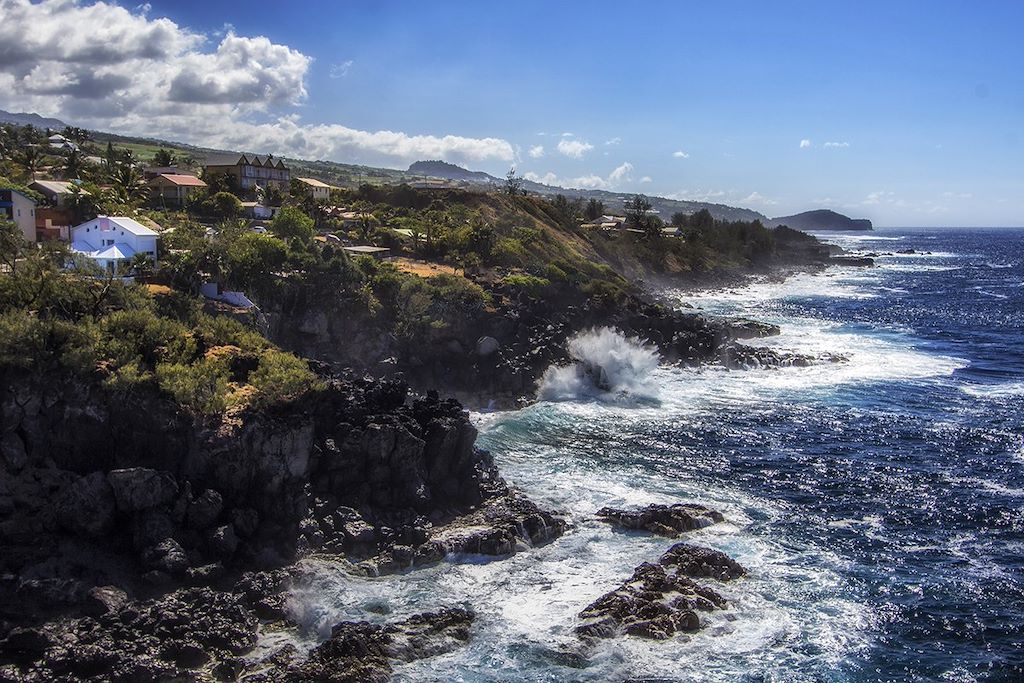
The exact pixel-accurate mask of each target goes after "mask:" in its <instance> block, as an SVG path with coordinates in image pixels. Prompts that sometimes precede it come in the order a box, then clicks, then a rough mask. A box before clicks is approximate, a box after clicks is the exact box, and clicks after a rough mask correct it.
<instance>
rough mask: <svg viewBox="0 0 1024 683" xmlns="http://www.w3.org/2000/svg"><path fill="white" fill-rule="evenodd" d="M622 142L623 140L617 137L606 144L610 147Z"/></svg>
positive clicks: (605, 142)
mask: <svg viewBox="0 0 1024 683" xmlns="http://www.w3.org/2000/svg"><path fill="white" fill-rule="evenodd" d="M621 142H622V138H618V137H615V138H612V139H611V140H605V141H604V144H605V146H606V147H607V146H610V145H618V144H619V143H621Z"/></svg>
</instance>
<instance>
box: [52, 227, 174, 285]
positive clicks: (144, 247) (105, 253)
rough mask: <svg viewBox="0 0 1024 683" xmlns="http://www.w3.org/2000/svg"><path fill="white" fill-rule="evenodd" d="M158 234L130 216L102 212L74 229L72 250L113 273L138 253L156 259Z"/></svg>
mask: <svg viewBox="0 0 1024 683" xmlns="http://www.w3.org/2000/svg"><path fill="white" fill-rule="evenodd" d="M158 237H159V235H158V234H157V233H156V232H154V231H153V230H150V229H149V228H147V227H146V226H144V225H142V224H141V223H138V222H136V221H134V220H132V219H131V218H126V217H122V216H99V217H98V218H94V219H93V220H91V221H88V222H86V223H82V224H81V225H76V226H75V227H74V228H72V230H71V250H72V251H73V252H75V253H77V254H82V255H83V256H85V257H86V258H88V259H90V260H92V261H93V262H95V263H96V264H97V265H98V266H99V267H100V268H103V269H104V270H107V271H109V272H111V273H118V272H119V271H121V272H123V271H124V270H125V268H126V267H127V262H129V261H131V259H132V257H133V256H135V254H147V255H148V256H149V257H150V259H151V260H152V261H153V263H154V264H155V263H156V240H157V238H158Z"/></svg>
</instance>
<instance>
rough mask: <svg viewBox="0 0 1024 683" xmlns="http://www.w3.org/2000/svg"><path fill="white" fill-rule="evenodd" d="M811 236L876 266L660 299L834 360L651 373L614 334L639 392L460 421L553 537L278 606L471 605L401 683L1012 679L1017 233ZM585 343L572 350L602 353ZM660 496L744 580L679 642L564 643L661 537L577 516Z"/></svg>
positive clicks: (1022, 402) (653, 553)
mask: <svg viewBox="0 0 1024 683" xmlns="http://www.w3.org/2000/svg"><path fill="white" fill-rule="evenodd" d="M824 238H825V239H828V240H831V241H835V242H837V243H840V244H842V245H843V246H845V247H847V248H849V249H852V250H855V251H860V252H862V253H878V254H880V255H879V257H878V258H877V263H878V265H877V267H875V268H870V269H857V268H838V269H831V270H829V271H828V272H825V273H821V274H815V275H801V276H797V277H794V278H791V279H789V280H787V281H786V282H784V283H771V282H764V283H755V284H753V285H751V286H749V287H744V288H739V289H736V290H730V291H722V292H713V293H707V294H702V295H694V294H689V293H680V294H678V298H679V301H680V304H683V303H687V304H690V305H693V306H695V307H697V308H700V309H703V310H705V311H707V312H709V313H719V314H729V315H736V314H740V315H748V316H751V317H755V318H759V319H762V320H767V321H772V322H777V323H779V324H780V325H781V326H782V328H783V335H782V336H781V337H778V338H774V339H770V340H763V341H759V342H757V343H765V344H768V345H772V346H776V347H778V348H782V349H788V350H794V351H800V352H804V353H817V354H824V353H838V354H842V355H844V356H845V357H846V359H847V360H846V361H845V362H843V363H839V364H835V365H832V364H823V365H817V366H814V367H810V368H786V369H757V370H749V371H739V372H736V371H733V372H730V371H726V370H723V369H720V368H718V369H716V368H707V369H702V370H682V369H678V368H666V367H660V368H653V369H652V368H651V367H650V365H649V364H648V362H647V360H649V356H647V355H646V352H645V351H643V350H642V349H640V348H638V347H634V348H631V349H627V350H626V353H625V354H624V355H622V356H621V357H620V360H621V361H622V366H623V369H621V372H622V374H623V375H624V377H623V386H626V387H628V388H629V389H630V390H631V391H632V392H634V393H639V394H643V398H642V400H633V398H631V397H629V396H626V397H621V396H620V397H607V396H606V397H595V396H594V395H593V393H592V392H588V391H585V390H583V389H582V388H580V390H579V391H576V392H575V393H574V389H573V387H571V386H568V387H565V386H563V387H559V389H560V390H559V391H558V392H554V393H556V394H558V395H561V396H563V397H564V398H567V399H568V400H562V401H557V402H555V401H544V402H540V403H538V404H536V405H534V406H531V407H530V408H528V409H525V410H522V411H517V412H514V413H504V414H497V415H494V414H491V415H479V416H477V417H476V419H477V421H478V423H479V426H480V428H481V438H480V443H481V445H483V446H484V447H487V448H489V449H491V450H492V452H493V453H494V455H495V457H496V459H497V461H498V463H499V465H500V466H501V468H502V471H503V473H504V474H505V475H506V476H507V477H508V478H509V479H510V480H512V481H513V482H514V483H515V484H517V485H519V486H521V487H522V488H523V489H525V490H526V492H527V493H528V494H529V495H530V496H531V497H533V498H534V499H536V500H538V501H540V502H542V503H543V504H545V505H547V506H549V507H553V508H555V509H558V510H559V511H561V512H562V513H563V514H565V515H566V517H567V518H568V520H569V521H570V525H571V526H570V529H569V531H568V533H567V534H566V536H565V537H563V538H562V539H559V540H558V541H556V542H554V543H552V544H550V545H548V546H545V547H543V548H538V549H533V550H530V551H529V552H525V553H520V554H518V555H516V556H514V557H513V558H511V559H507V560H503V561H500V562H494V561H484V560H482V559H480V558H464V559H463V561H461V562H457V563H453V564H446V565H444V566H442V567H438V568H434V569H430V570H426V571H423V572H416V573H413V574H410V575H407V576H404V577H391V578H387V579H381V580H380V581H376V582H365V581H358V582H357V581H353V580H348V579H345V578H342V577H340V576H339V575H337V574H330V576H329V577H326V578H325V581H324V584H323V585H322V586H320V587H319V588H318V589H317V590H316V591H314V593H312V594H310V595H307V596H298V598H297V599H298V600H299V602H300V603H304V604H306V605H307V609H308V610H309V614H308V616H307V619H308V620H309V621H310V622H311V623H320V624H324V625H326V624H330V623H333V621H336V620H337V619H338V618H353V617H355V618H370V619H380V618H393V617H394V616H395V615H398V614H405V613H411V612H413V611H416V610H423V609H427V608H432V607H436V606H439V605H441V604H465V605H469V606H472V607H473V608H474V609H475V610H476V611H477V614H478V618H477V623H476V625H475V626H474V638H473V640H472V642H471V644H470V645H469V646H468V647H467V648H464V649H461V650H459V651H457V652H455V653H452V654H450V655H445V656H443V657H440V658H436V659H433V660H429V661H428V662H423V663H417V664H412V665H408V666H406V667H402V668H400V669H399V671H398V678H399V680H458V681H626V680H634V681H640V680H648V681H694V680H700V681H703V680H708V681H751V682H752V681H982V680H986V681H1012V680H1024V513H1022V504H1024V436H1022V435H1024V230H881V231H876V232H875V233H871V234H867V235H864V234H860V235H855V234H832V235H828V236H825V237H824ZM908 250H913V252H914V253H903V254H900V253H897V252H900V251H908ZM601 343H604V342H603V341H600V340H596V341H594V342H593V345H592V346H591V347H588V348H589V351H588V353H597V354H600V353H613V352H614V353H619V352H620V351H621V349H618V350H615V349H613V350H611V351H609V350H608V349H604V350H603V351H602V349H600V348H594V345H598V346H599V345H600V344H601ZM634 371H635V372H634ZM625 375H628V376H625ZM552 381H554V380H552ZM677 500H690V501H697V502H702V503H705V504H708V505H711V506H714V507H717V508H718V509H721V510H722V511H723V512H724V513H725V515H726V518H727V521H726V523H724V524H720V525H716V526H714V527H710V528H708V529H705V530H701V531H699V532H695V533H694V534H692V537H691V538H690V539H689V540H691V541H693V542H696V543H702V544H705V545H709V546H713V547H716V548H719V549H721V550H724V551H725V552H728V553H730V554H731V555H733V556H734V557H736V558H737V559H738V560H739V561H740V562H741V563H743V564H744V565H745V566H747V567H748V569H749V570H750V575H749V576H748V577H746V578H744V579H741V580H739V581H734V582H731V583H728V584H719V585H715V586H714V587H715V589H716V590H719V591H720V592H722V593H723V594H724V595H726V597H728V598H729V599H730V602H731V605H730V609H729V610H728V611H727V612H716V613H712V614H710V615H707V616H706V618H705V624H706V625H705V628H704V630H703V631H701V632H700V633H698V634H695V635H693V636H689V637H682V638H677V639H674V640H672V641H669V642H663V643H649V642H642V641H636V640H633V639H629V638H620V639H615V640H611V641H608V642H607V643H603V644H601V646H600V647H598V648H594V649H584V650H582V651H581V650H580V644H579V643H578V642H577V641H576V640H575V638H574V636H573V633H572V630H573V627H574V626H575V618H576V614H577V613H578V612H579V611H580V610H581V609H582V608H583V607H584V606H586V605H587V604H588V603H589V602H590V601H592V600H593V599H595V598H596V597H597V596H599V595H601V594H602V593H603V592H605V591H607V590H610V589H611V588H612V587H614V586H615V585H616V584H618V583H619V582H621V581H622V580H624V579H625V578H627V577H628V576H629V574H630V573H631V571H632V569H633V568H634V567H635V566H636V565H637V564H639V563H640V562H642V561H645V560H652V559H655V558H656V557H657V556H658V555H659V554H660V553H661V552H662V551H663V550H664V549H665V548H666V547H667V545H668V542H667V541H666V540H665V539H659V538H652V537H649V536H645V535H643V534H624V533H619V532H615V531H613V530H611V529H609V528H608V527H607V526H605V525H603V524H601V523H600V522H598V521H596V520H595V519H594V518H593V513H594V511H596V510H597V509H598V508H599V507H601V506H603V505H640V504H646V503H650V502H672V501H677ZM325 592H326V593H328V595H326V596H325V595H324V593H325ZM381 615H387V616H386V617H383V616H381ZM564 650H574V651H581V652H582V654H583V655H584V665H583V666H580V667H570V666H567V662H568V661H570V660H568V659H566V658H564V657H560V656H558V655H557V652H559V651H564Z"/></svg>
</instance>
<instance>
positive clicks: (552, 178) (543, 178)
mask: <svg viewBox="0 0 1024 683" xmlns="http://www.w3.org/2000/svg"><path fill="white" fill-rule="evenodd" d="M523 177H524V178H526V179H527V180H529V181H531V182H534V183H541V184H543V185H558V184H560V183H561V181H560V180H559V179H558V176H556V175H555V174H554V173H552V172H550V171H548V172H547V173H545V174H544V175H537V174H536V173H534V172H533V171H527V172H526V173H524V174H523Z"/></svg>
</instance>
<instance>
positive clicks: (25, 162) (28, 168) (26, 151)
mask: <svg viewBox="0 0 1024 683" xmlns="http://www.w3.org/2000/svg"><path fill="white" fill-rule="evenodd" d="M16 161H17V162H18V164H19V165H20V166H21V167H22V168H24V169H25V173H27V174H28V175H29V176H30V177H31V179H32V180H35V179H36V173H38V172H39V167H40V166H42V164H43V153H42V152H40V151H39V148H38V147H35V146H29V147H24V148H22V149H21V150H19V151H18V153H17V155H16Z"/></svg>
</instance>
